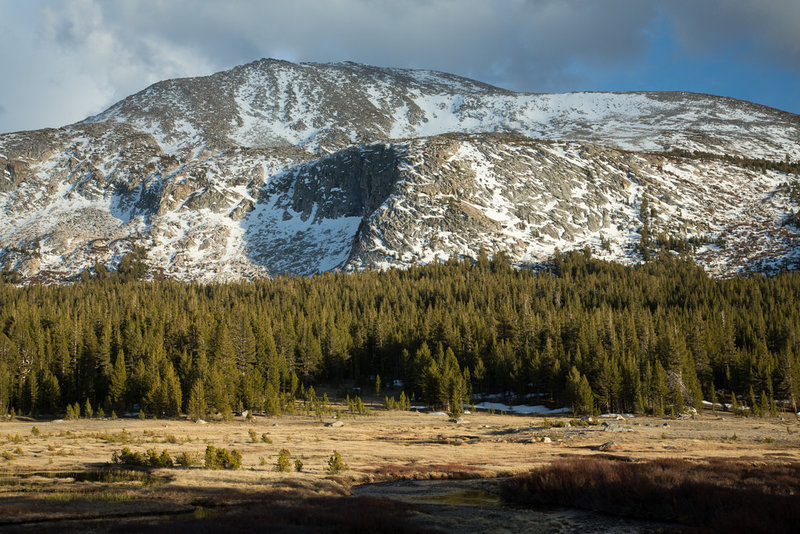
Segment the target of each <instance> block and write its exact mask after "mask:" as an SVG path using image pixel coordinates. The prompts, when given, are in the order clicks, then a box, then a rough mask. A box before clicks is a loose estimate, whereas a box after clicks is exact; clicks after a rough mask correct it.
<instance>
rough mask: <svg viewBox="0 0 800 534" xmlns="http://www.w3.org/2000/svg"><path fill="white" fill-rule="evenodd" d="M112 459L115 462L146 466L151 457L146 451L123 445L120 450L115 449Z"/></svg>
mask: <svg viewBox="0 0 800 534" xmlns="http://www.w3.org/2000/svg"><path fill="white" fill-rule="evenodd" d="M111 461H112V462H113V463H115V464H123V465H139V466H146V465H148V463H149V459H148V457H147V456H145V455H144V453H141V452H133V451H132V450H130V449H129V448H128V447H123V448H122V450H120V451H119V452H117V451H114V453H113V454H112V455H111Z"/></svg>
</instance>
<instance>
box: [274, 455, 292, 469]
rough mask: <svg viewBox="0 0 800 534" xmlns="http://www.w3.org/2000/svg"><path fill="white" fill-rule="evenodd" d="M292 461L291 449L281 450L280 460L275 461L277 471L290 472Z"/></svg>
mask: <svg viewBox="0 0 800 534" xmlns="http://www.w3.org/2000/svg"><path fill="white" fill-rule="evenodd" d="M290 459H291V453H290V452H289V449H281V452H279V453H278V459H277V460H276V461H275V471H280V472H282V473H286V472H288V471H289V470H290V469H291V468H290V465H291V464H290Z"/></svg>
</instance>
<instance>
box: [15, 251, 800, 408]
mask: <svg viewBox="0 0 800 534" xmlns="http://www.w3.org/2000/svg"><path fill="white" fill-rule="evenodd" d="M798 302H800V275H798V274H797V273H783V274H780V275H777V276H775V277H772V278H767V277H763V276H753V277H749V278H733V279H728V280H720V279H713V278H709V277H708V276H707V275H706V273H705V272H704V271H703V270H702V269H701V268H699V267H697V266H696V265H694V264H692V263H691V262H689V261H688V260H686V259H681V258H678V257H675V256H674V255H671V254H668V253H665V254H660V255H659V256H658V257H657V258H656V259H655V260H654V261H651V262H649V263H645V264H642V265H638V266H622V265H619V264H614V263H607V262H603V261H599V260H596V259H593V258H592V257H591V254H590V253H589V252H588V251H585V252H573V253H568V254H558V255H557V256H556V258H555V260H554V261H553V263H552V264H551V266H550V267H549V268H548V269H546V270H543V271H539V272H534V271H531V270H524V269H523V270H518V269H514V268H512V267H511V266H510V264H509V263H508V261H507V260H506V259H505V257H504V256H503V255H497V256H495V257H494V258H493V259H491V260H489V259H488V258H487V257H486V255H485V254H481V255H480V256H479V258H478V259H477V260H476V261H472V260H463V261H458V260H451V261H448V262H447V263H444V264H438V265H429V266H421V267H412V268H409V269H408V270H389V271H385V272H375V271H365V272H361V273H353V274H342V273H338V274H334V273H330V274H323V275H320V276H314V277H309V278H305V277H277V278H274V279H270V280H261V281H256V282H239V283H225V284H209V285H201V284H196V283H181V282H177V281H168V280H167V281H155V282H142V281H137V280H134V279H124V278H117V277H112V278H106V279H102V280H90V281H87V282H83V283H76V284H72V285H68V286H61V287H52V286H51V287H47V286H41V285H29V286H25V287H16V286H12V285H0V413H2V414H7V413H9V412H11V411H12V410H14V411H15V412H16V413H29V414H41V415H45V414H53V415H58V414H63V413H64V412H65V410H66V408H67V407H68V406H69V407H70V410H71V411H72V414H73V415H74V414H75V410H76V409H80V408H81V407H84V406H91V407H94V410H95V411H98V410H103V411H104V413H106V414H110V413H111V411H112V410H114V411H117V412H121V411H129V410H131V409H134V407H135V406H138V407H140V408H141V409H142V410H143V411H144V412H146V413H149V414H152V415H156V416H177V415H179V414H181V413H189V414H192V415H193V416H195V417H203V416H205V415H206V414H209V413H220V414H225V413H230V412H231V411H232V410H242V409H249V410H254V411H259V412H265V413H270V414H277V413H281V412H282V411H285V410H287V409H291V407H292V406H293V405H294V400H293V399H295V398H302V397H303V395H306V392H307V391H308V390H309V388H310V386H317V387H318V386H319V385H320V384H326V385H332V386H336V385H361V386H370V387H371V386H372V385H373V384H374V380H375V377H376V376H380V377H382V378H383V381H384V384H390V383H392V382H393V381H394V380H402V381H403V383H404V389H405V393H406V394H407V395H408V396H409V398H413V399H414V401H415V402H424V403H427V404H429V405H431V406H440V407H450V408H452V407H454V406H456V405H458V404H459V403H461V402H464V401H465V400H466V399H469V398H470V396H471V395H472V394H474V393H497V392H500V393H511V394H514V395H519V396H524V395H537V396H538V398H539V399H542V400H544V401H547V402H551V403H553V404H554V405H568V406H572V407H573V408H575V410H576V411H631V412H637V413H652V414H663V413H669V412H675V413H677V412H680V411H682V410H683V409H684V408H685V407H687V406H694V407H696V408H698V409H699V408H701V401H702V399H707V400H714V401H718V402H723V401H724V402H729V403H734V404H737V405H740V406H741V405H747V406H749V407H750V408H751V409H753V410H759V411H766V410H769V411H775V410H776V409H782V408H788V407H789V406H791V409H793V410H795V411H796V410H797V407H796V402H797V398H798V396H800V336H799V335H798V334H800V307H799V306H797V303H798ZM396 393H399V391H397V392H396Z"/></svg>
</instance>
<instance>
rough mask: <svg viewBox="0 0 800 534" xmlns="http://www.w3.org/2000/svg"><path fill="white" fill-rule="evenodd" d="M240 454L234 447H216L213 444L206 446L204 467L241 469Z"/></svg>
mask: <svg viewBox="0 0 800 534" xmlns="http://www.w3.org/2000/svg"><path fill="white" fill-rule="evenodd" d="M241 467H242V455H241V453H239V451H237V450H236V449H232V450H231V451H228V449H218V448H216V447H214V446H213V445H209V446H208V447H206V457H205V468H206V469H241Z"/></svg>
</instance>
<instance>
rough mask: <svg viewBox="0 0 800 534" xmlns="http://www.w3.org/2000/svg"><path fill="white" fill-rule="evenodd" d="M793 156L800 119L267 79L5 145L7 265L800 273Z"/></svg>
mask: <svg viewBox="0 0 800 534" xmlns="http://www.w3.org/2000/svg"><path fill="white" fill-rule="evenodd" d="M799 139H800V117H798V116H796V115H792V114H789V113H785V112H782V111H779V110H775V109H771V108H766V107H763V106H758V105H756V104H751V103H748V102H743V101H737V100H732V99H728V98H722V97H714V96H709V95H697V94H688V93H569V94H559V95H547V94H530V93H514V92H510V91H507V90H503V89H499V88H495V87H492V86H488V85H485V84H481V83H479V82H475V81H472V80H467V79H464V78H460V77H457V76H453V75H449V74H444V73H437V72H431V71H411V70H400V69H384V68H377V67H369V66H365V65H358V64H354V63H344V64H334V65H320V64H292V63H288V62H283V61H275V60H261V61H257V62H254V63H251V64H248V65H244V66H240V67H236V68H234V69H231V70H229V71H225V72H220V73H217V74H214V75H212V76H207V77H202V78H190V79H179V80H168V81H164V82H159V83H157V84H155V85H153V86H151V87H149V88H147V89H145V90H143V91H141V92H140V93H137V94H135V95H132V96H131V97H128V98H126V99H124V100H122V101H121V102H119V103H117V104H115V105H113V106H112V107H111V108H109V109H108V110H106V111H105V112H103V113H100V114H99V115H97V116H94V117H90V118H88V119H86V120H85V121H83V122H81V123H77V124H73V125H69V126H65V127H62V128H57V129H47V130H38V131H32V132H17V133H9V134H3V135H0V167H2V168H3V169H4V173H3V176H0V247H2V248H0V265H2V267H3V268H4V269H5V270H7V271H8V270H11V269H14V270H16V271H17V272H19V273H20V275H21V276H22V279H23V280H41V281H64V280H71V279H74V278H75V277H76V276H77V275H79V274H80V273H82V272H83V271H85V270H87V269H88V271H89V272H90V273H94V272H95V271H96V269H104V268H108V269H111V270H113V269H115V268H117V266H118V265H119V263H120V261H121V260H122V258H123V257H124V256H125V255H126V254H131V253H133V252H134V251H135V253H136V255H137V257H139V258H141V259H142V260H143V261H144V262H145V263H146V265H147V268H148V276H151V277H157V276H161V275H165V276H168V277H174V278H178V279H187V280H206V281H210V280H235V279H242V278H247V279H250V278H259V277H263V276H268V275H273V274H281V273H284V272H289V273H293V274H311V273H315V272H320V271H329V270H336V269H342V270H350V269H360V268H370V267H385V266H404V265H410V264H415V263H426V262H430V261H436V260H444V259H446V258H448V257H450V256H452V255H461V256H470V257H477V255H478V253H479V251H480V250H481V249H484V250H486V251H487V252H488V253H489V254H490V255H491V254H494V253H496V252H499V251H502V252H505V253H507V254H508V256H509V257H510V258H511V259H512V260H513V261H514V262H515V263H518V264H536V263H539V262H543V261H547V260H549V258H550V257H551V255H552V253H553V252H554V251H555V250H556V249H559V250H570V249H578V248H580V249H582V248H584V247H586V246H589V247H591V248H592V249H593V250H594V251H595V253H596V254H598V255H600V256H602V257H605V258H607V259H612V260H616V261H621V262H625V263H632V262H638V261H641V260H642V259H643V257H645V256H648V255H649V254H650V251H651V250H652V251H653V252H655V251H657V250H658V249H659V248H660V245H663V248H671V249H673V250H674V251H675V252H682V253H686V254H689V255H691V256H692V257H694V258H695V259H696V260H697V261H699V262H700V263H701V264H702V265H704V266H705V267H706V268H707V269H708V270H710V271H711V272H713V273H715V274H719V275H730V274H734V273H738V272H775V271H777V270H783V269H796V268H797V266H798V263H799V262H800V256H799V255H798V247H797V236H798V229H797V228H796V227H794V226H792V225H786V224H784V223H785V221H786V218H787V216H789V215H790V214H791V213H793V212H794V211H796V209H797V194H796V193H795V195H794V196H792V184H797V182H798V179H797V176H796V174H792V172H787V171H793V172H796V169H797V167H796V165H794V164H792V165H784V166H783V167H781V166H779V165H778V163H780V162H787V161H788V162H795V161H797V160H798V159H800V143H798V140H799ZM673 149H683V150H689V151H701V152H705V153H710V154H717V155H730V156H739V157H742V158H760V159H763V160H765V161H764V162H763V164H762V165H760V166H759V165H743V164H742V163H741V162H735V161H731V160H729V161H722V160H719V159H712V158H696V157H692V158H686V157H678V156H676V155H674V154H667V153H666V152H668V151H671V150H673ZM770 162H772V163H770ZM794 187H795V188H796V187H798V186H797V185H795V186H794ZM643 205H644V206H646V207H647V209H645V210H643V209H642V208H643ZM643 236H644V237H643Z"/></svg>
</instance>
